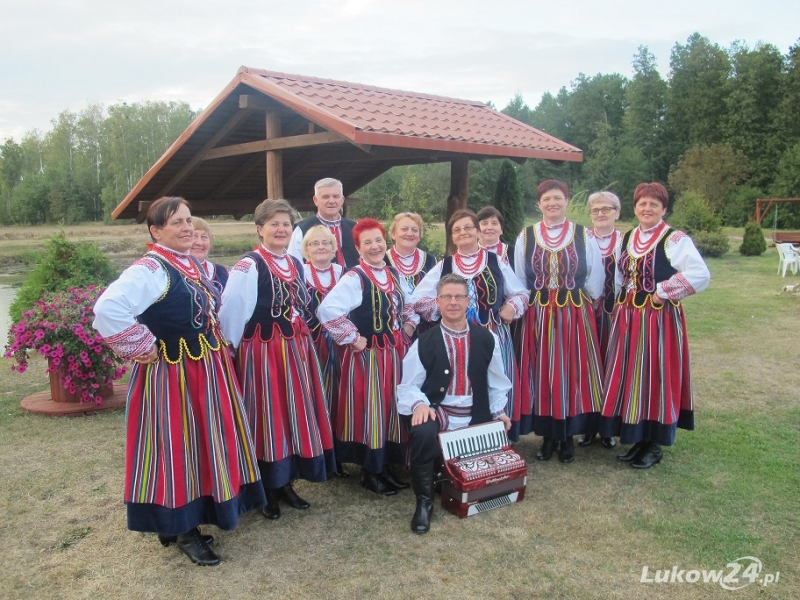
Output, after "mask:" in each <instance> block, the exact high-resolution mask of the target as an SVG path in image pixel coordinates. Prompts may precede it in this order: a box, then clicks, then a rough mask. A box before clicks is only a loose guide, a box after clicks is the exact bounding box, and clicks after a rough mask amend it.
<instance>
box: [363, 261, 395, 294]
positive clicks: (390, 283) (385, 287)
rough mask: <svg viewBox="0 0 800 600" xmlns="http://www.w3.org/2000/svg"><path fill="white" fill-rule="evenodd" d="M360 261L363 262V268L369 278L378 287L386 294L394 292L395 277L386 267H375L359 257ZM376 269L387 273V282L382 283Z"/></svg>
mask: <svg viewBox="0 0 800 600" xmlns="http://www.w3.org/2000/svg"><path fill="white" fill-rule="evenodd" d="M358 262H360V263H361V268H362V269H363V270H364V274H365V275H366V276H367V277H368V278H369V280H370V281H371V282H372V285H374V286H375V287H376V288H378V289H379V290H380V291H382V292H383V293H384V294H391V293H392V292H394V277H392V274H391V273H389V272H388V271H387V270H386V267H373V266H372V265H370V264H369V263H368V262H367V261H365V260H364V259H363V258H360V259H358ZM375 271H382V272H384V273H386V282H385V283H381V282H380V281H379V280H378V278H377V277H376V275H375Z"/></svg>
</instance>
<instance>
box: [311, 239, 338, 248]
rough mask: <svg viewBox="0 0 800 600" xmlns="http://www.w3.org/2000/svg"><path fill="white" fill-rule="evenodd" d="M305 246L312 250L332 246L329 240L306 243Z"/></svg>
mask: <svg viewBox="0 0 800 600" xmlns="http://www.w3.org/2000/svg"><path fill="white" fill-rule="evenodd" d="M307 245H308V246H311V247H312V248H319V247H320V246H333V242H332V241H330V240H322V241H318V240H314V241H313V242H308V244H307Z"/></svg>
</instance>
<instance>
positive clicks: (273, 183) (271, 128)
mask: <svg viewBox="0 0 800 600" xmlns="http://www.w3.org/2000/svg"><path fill="white" fill-rule="evenodd" d="M279 137H281V116H280V114H278V113H276V112H268V113H267V140H271V139H273V138H279ZM267 198H269V199H271V200H277V199H279V198H283V153H282V151H281V150H268V151H267Z"/></svg>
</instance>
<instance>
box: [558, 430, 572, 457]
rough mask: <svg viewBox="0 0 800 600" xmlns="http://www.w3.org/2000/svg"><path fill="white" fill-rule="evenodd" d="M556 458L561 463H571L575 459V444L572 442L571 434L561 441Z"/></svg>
mask: <svg viewBox="0 0 800 600" xmlns="http://www.w3.org/2000/svg"><path fill="white" fill-rule="evenodd" d="M558 460H560V461H561V462H562V463H571V462H572V461H573V460H575V446H574V445H573V444H572V436H571V435H570V436H568V437H567V439H566V440H564V441H563V442H561V447H560V448H559V450H558Z"/></svg>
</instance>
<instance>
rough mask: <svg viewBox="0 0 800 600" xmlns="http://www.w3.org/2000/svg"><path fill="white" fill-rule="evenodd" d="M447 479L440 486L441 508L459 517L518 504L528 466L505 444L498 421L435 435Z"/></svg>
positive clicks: (506, 442)
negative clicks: (439, 446) (437, 436)
mask: <svg viewBox="0 0 800 600" xmlns="http://www.w3.org/2000/svg"><path fill="white" fill-rule="evenodd" d="M439 444H440V445H441V447H442V455H443V457H444V467H445V471H446V472H447V476H448V477H449V481H446V482H445V483H444V485H443V486H442V508H444V509H445V510H447V511H449V512H451V513H453V514H454V515H457V516H458V517H460V518H462V519H463V518H466V517H471V516H474V515H477V514H480V513H482V512H485V511H487V510H492V509H494V508H499V507H501V506H506V505H508V504H513V503H514V502H521V501H522V500H523V499H524V498H525V487H526V486H527V482H528V464H527V463H526V462H525V459H524V458H522V456H520V454H519V453H518V452H516V451H515V450H514V449H513V448H511V446H510V445H509V444H508V438H507V437H506V431H505V427H504V426H503V423H502V422H501V421H492V422H490V423H484V424H481V425H473V426H471V427H465V428H463V429H456V430H454V431H443V432H441V433H440V434H439Z"/></svg>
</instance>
